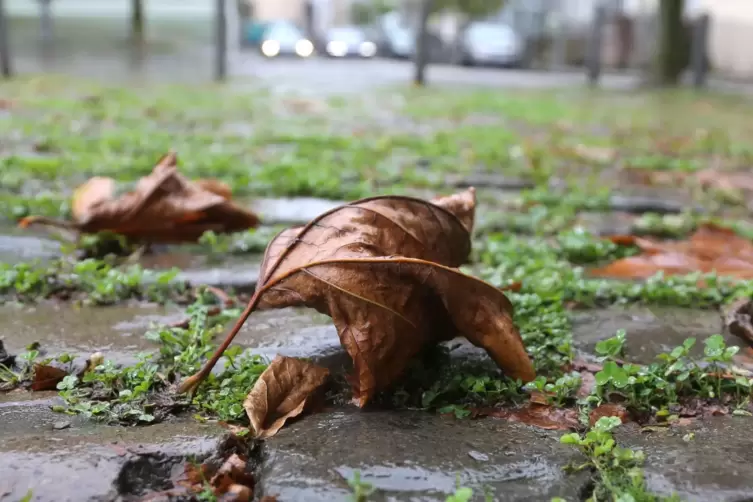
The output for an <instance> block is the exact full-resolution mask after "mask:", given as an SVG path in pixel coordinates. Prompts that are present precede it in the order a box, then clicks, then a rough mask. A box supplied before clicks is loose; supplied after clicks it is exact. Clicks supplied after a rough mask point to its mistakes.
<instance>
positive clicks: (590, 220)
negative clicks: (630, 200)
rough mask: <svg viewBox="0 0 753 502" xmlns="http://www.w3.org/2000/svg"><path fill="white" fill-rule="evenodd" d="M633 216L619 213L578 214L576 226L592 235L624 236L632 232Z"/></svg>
mask: <svg viewBox="0 0 753 502" xmlns="http://www.w3.org/2000/svg"><path fill="white" fill-rule="evenodd" d="M634 221H635V216H634V215H632V214H630V213H621V212H612V211H610V212H605V213H600V212H590V211H583V212H580V213H578V225H580V226H582V227H583V228H584V229H586V230H588V231H589V232H591V233H593V234H594V235H626V234H631V233H632V231H633V222H634Z"/></svg>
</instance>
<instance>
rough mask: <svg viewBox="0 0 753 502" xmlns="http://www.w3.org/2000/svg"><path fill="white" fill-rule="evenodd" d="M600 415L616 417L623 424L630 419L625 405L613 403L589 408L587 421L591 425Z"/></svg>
mask: <svg viewBox="0 0 753 502" xmlns="http://www.w3.org/2000/svg"><path fill="white" fill-rule="evenodd" d="M602 417H618V418H619V419H620V421H621V422H622V423H623V424H624V423H627V422H629V421H630V415H628V411H627V410H626V409H625V407H624V406H621V405H619V404H614V403H606V404H602V405H601V406H597V407H596V408H594V409H593V410H591V413H589V414H588V422H589V423H590V424H591V427H593V426H594V424H596V422H598V421H599V419H600V418H602Z"/></svg>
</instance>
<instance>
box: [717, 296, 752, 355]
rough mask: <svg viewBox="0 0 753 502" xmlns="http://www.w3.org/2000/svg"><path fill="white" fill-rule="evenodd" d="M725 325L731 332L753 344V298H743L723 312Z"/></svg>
mask: <svg viewBox="0 0 753 502" xmlns="http://www.w3.org/2000/svg"><path fill="white" fill-rule="evenodd" d="M723 318H724V325H725V327H726V328H727V330H729V332H730V333H732V334H733V335H735V336H736V337H738V338H742V339H743V340H745V342H746V343H748V345H753V300H751V299H750V298H741V299H739V300H737V301H735V302H733V303H732V304H731V305H729V307H727V308H726V309H725V310H724V313H723Z"/></svg>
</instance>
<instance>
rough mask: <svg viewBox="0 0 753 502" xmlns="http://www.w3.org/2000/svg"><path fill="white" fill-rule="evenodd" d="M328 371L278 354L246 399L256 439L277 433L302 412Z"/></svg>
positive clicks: (246, 406)
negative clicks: (289, 420)
mask: <svg viewBox="0 0 753 502" xmlns="http://www.w3.org/2000/svg"><path fill="white" fill-rule="evenodd" d="M328 376H329V370H328V369H326V368H322V367H321V366H317V365H316V364H313V363H310V362H308V361H303V360H301V359H296V358H292V357H285V356H277V357H276V358H275V359H274V360H273V361H272V362H271V363H270V365H269V366H268V367H267V369H265V370H264V372H263V373H262V374H261V375H260V376H259V379H258V380H257V381H256V383H255V384H254V387H253V388H252V389H251V392H249V393H248V396H247V397H246V400H245V401H244V402H243V408H244V409H245V410H246V414H247V415H248V418H249V421H250V422H251V428H252V429H253V431H254V435H255V436H256V437H257V438H260V439H264V438H268V437H271V436H274V435H275V434H276V433H277V431H279V430H280V429H281V428H282V426H283V425H285V422H286V421H287V420H288V419H290V418H293V417H296V416H298V415H300V414H301V413H302V412H303V411H304V408H305V407H306V404H307V402H308V400H309V398H310V397H311V395H312V394H313V393H314V392H315V391H316V390H317V389H319V387H321V386H322V385H323V384H324V382H325V381H326V380H327V377H328Z"/></svg>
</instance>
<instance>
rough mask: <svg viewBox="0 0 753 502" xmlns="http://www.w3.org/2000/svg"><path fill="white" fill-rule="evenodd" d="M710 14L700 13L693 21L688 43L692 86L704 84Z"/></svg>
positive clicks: (706, 68)
mask: <svg viewBox="0 0 753 502" xmlns="http://www.w3.org/2000/svg"><path fill="white" fill-rule="evenodd" d="M710 22H711V16H709V15H708V14H702V15H700V16H698V18H697V19H696V20H695V23H693V38H692V40H691V45H690V68H691V72H692V73H693V86H695V87H703V86H705V85H706V76H707V74H708V67H707V65H706V63H707V61H706V48H707V46H708V37H709V25H710V24H711V23H710Z"/></svg>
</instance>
